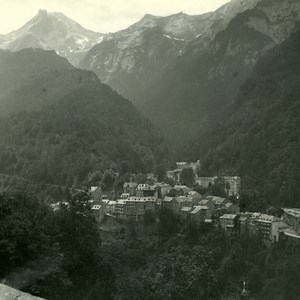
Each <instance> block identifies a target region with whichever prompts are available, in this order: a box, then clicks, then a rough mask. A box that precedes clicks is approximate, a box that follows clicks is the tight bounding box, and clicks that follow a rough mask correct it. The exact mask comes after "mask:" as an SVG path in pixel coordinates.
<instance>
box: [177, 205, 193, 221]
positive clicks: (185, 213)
mask: <svg viewBox="0 0 300 300" xmlns="http://www.w3.org/2000/svg"><path fill="white" fill-rule="evenodd" d="M192 210H193V208H192V207H189V206H184V207H182V208H181V210H180V216H181V217H182V218H184V219H187V218H188V217H189V216H190V212H191V211H192Z"/></svg>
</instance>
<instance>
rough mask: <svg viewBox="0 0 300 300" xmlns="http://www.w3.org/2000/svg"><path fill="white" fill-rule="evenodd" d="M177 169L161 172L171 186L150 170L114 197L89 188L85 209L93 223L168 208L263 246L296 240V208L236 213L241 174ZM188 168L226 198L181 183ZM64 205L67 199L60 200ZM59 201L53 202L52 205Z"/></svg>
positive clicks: (299, 230) (193, 166)
mask: <svg viewBox="0 0 300 300" xmlns="http://www.w3.org/2000/svg"><path fill="white" fill-rule="evenodd" d="M176 165H177V168H176V169H175V170H172V171H168V172H167V178H169V179H171V180H172V182H174V183H175V184H174V186H172V185H171V184H168V183H164V182H156V181H155V179H156V178H155V176H154V175H153V174H149V175H148V179H149V181H151V182H153V181H155V182H154V183H153V184H150V183H140V184H138V183H137V182H134V181H129V182H124V185H123V193H122V194H121V195H120V197H119V199H114V200H111V199H108V198H107V196H106V195H103V193H102V190H101V187H98V186H93V187H91V188H90V190H89V195H90V197H91V199H90V201H89V202H90V204H91V211H92V214H93V216H94V217H95V219H96V221H97V223H98V224H99V226H100V225H101V224H102V223H103V221H104V219H105V217H106V218H114V219H117V220H124V221H125V220H135V221H136V222H141V221H143V220H144V216H145V214H147V213H152V214H153V215H155V213H156V212H157V211H159V210H160V209H163V208H164V209H169V210H171V211H172V212H173V213H174V214H175V215H176V216H178V217H179V218H180V219H181V220H182V221H187V220H193V221H194V222H195V223H196V224H198V225H199V224H201V223H206V224H211V225H212V226H215V227H218V228H220V229H221V230H223V231H224V232H225V233H226V234H227V235H238V234H245V233H247V234H250V235H258V234H259V235H260V236H261V237H262V239H263V240H264V241H265V243H266V244H271V243H274V242H278V241H279V240H281V239H292V240H295V239H296V240H299V239H300V209H297V208H282V216H281V217H278V216H274V215H268V214H265V213H261V212H241V211H240V207H239V196H240V193H241V178H240V177H238V176H232V177H231V176H224V177H222V178H220V177H218V176H214V177H199V176H197V167H198V166H199V162H196V163H188V162H178V163H176ZM187 169H189V170H193V173H194V176H195V182H196V184H197V185H198V186H199V187H201V188H203V189H208V188H209V187H211V186H213V185H214V184H215V183H216V182H217V181H218V180H219V181H220V180H222V182H224V194H226V195H227V196H226V197H220V196H213V195H208V194H204V195H202V194H200V193H199V192H198V191H195V190H193V189H192V188H190V187H189V186H187V185H184V184H182V180H181V174H182V172H183V170H187ZM65 204H67V203H65ZM59 205H60V203H56V204H53V205H52V207H53V208H54V209H57V208H58V207H59Z"/></svg>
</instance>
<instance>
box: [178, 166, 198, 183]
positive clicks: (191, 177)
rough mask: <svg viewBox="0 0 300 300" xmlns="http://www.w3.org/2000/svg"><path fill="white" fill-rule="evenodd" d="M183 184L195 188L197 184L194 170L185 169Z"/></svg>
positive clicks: (181, 178)
mask: <svg viewBox="0 0 300 300" xmlns="http://www.w3.org/2000/svg"><path fill="white" fill-rule="evenodd" d="M180 182H181V184H185V185H187V186H193V184H194V183H195V173H194V170H193V169H192V168H186V169H183V170H182V172H181V175H180Z"/></svg>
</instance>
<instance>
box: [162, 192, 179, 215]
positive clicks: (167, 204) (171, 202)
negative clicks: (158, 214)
mask: <svg viewBox="0 0 300 300" xmlns="http://www.w3.org/2000/svg"><path fill="white" fill-rule="evenodd" d="M162 207H163V208H168V209H171V210H172V211H174V212H175V213H178V211H179V205H178V202H177V200H176V198H175V197H167V196H166V197H165V198H164V199H163V201H162Z"/></svg>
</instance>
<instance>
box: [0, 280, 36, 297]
mask: <svg viewBox="0 0 300 300" xmlns="http://www.w3.org/2000/svg"><path fill="white" fill-rule="evenodd" d="M0 299H1V300H15V299H18V300H39V299H40V300H42V298H39V297H34V296H32V295H30V294H27V293H23V292H21V291H18V290H15V289H13V288H11V287H9V286H7V285H4V284H0Z"/></svg>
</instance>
